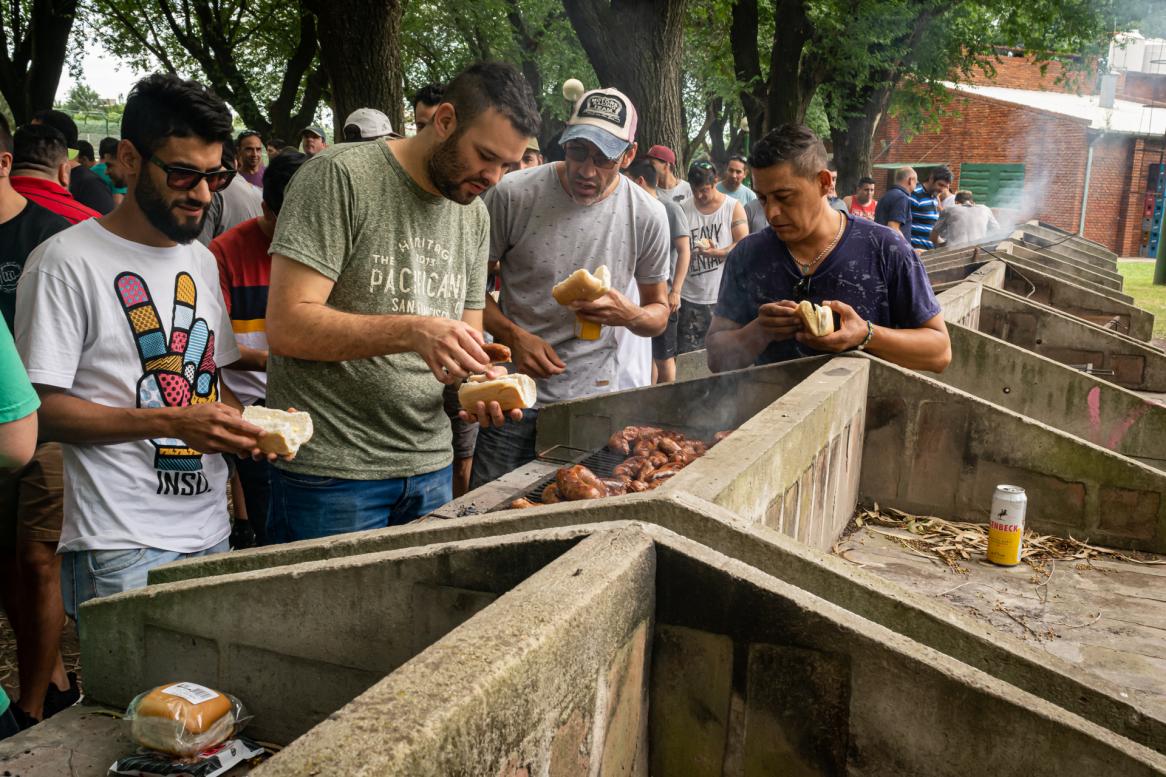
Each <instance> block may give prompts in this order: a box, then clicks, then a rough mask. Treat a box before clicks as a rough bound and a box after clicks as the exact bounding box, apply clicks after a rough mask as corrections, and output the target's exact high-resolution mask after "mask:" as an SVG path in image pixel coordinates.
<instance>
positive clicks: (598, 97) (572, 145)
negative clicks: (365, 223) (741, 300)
mask: <svg viewBox="0 0 1166 777" xmlns="http://www.w3.org/2000/svg"><path fill="white" fill-rule="evenodd" d="M636 122H637V115H636V109H635V106H633V105H632V102H631V100H629V99H628V98H627V96H626V95H624V94H622V93H621V92H619V91H617V90H615V89H596V90H593V91H590V92H587V93H585V94H584V95H583V96H582V97H580V98H579V100H578V101H577V102H576V103H575V107H574V110H573V111H572V113H571V118H570V120H569V121H568V122H567V128H566V130H564V132H563V135H562V137H561V139H560V141H559V143H560V145H561V147H562V150H563V153H564V156H565V159H564V160H563V161H562V162H555V163H553V164H546V165H540V166H538V167H533V168H529V169H526V170H518V171H516V172H513V173H511V174H509V175H507V176H506V177H505V178H503V179H502V181H501V182H500V183H499V184H498V185H497V186H496V187H494V189H492V190H491V191H489V192H487V193H486V195H485V196H484V197H483V199H484V200H485V202H486V207H487V209H488V210H489V211H490V259H491V260H497V261H499V262H500V264H501V268H502V269H501V277H502V291H501V294H500V296H499V301H498V302H497V303H495V302H494V300H493V299H491V298H490V297H489V296H487V298H486V329H487V330H488V331H489V332H490V333H491V334H492V335H493V336H494V338H495V339H496V340H497V341H499V342H501V343H505V344H506V345H508V346H509V347H510V350H511V353H512V354H513V362H514V365H513V367H514V369H513V370H512V371H513V372H522V373H525V374H527V375H530V376H531V377H533V378H534V379H535V380H536V381H537V382H538V402H539V405H540V406H541V405H543V404H549V403H551V402H560V401H563V400H568V399H577V398H579V397H585V396H588V395H591V394H598V393H603V392H608V391H614V390H615V389H616V386H617V373H618V366H619V365H618V364H617V359H616V354H617V349H618V343H617V340H616V335H615V329H616V328H617V327H626V328H627V329H628V330H629V331H630V333H631V334H634V335H638V336H640V337H651V336H653V335H657V334H660V333H661V332H662V331H664V327H665V325H666V324H667V321H668V289H667V284H666V281H667V279H668V249H669V242H670V241H669V239H668V217H667V214H666V212H665V210H664V206H663V205H662V204H661V203H660V202H658V201H657V200H656V199H654V198H653V197H651V196H650V195H648V193H647V192H645V191H644V190H643V189H641V188H640V187H638V186H636V185H635V184H634V183H632V182H631V181H630V180H628V179H627V178H626V176H622V175H620V170H621V169H623V168H624V167H627V166H628V165H629V164H630V163H631V161H632V159H634V158H635V154H636V143H635V136H636ZM600 265H607V268H608V270H609V271H610V272H611V290H609V291H608V292H607V293H605V294H604V295H603V296H602V297H600V298H599V299H597V300H595V301H594V302H575V303H572V304H571V305H570V306H563V305H560V304H559V303H557V302H556V301H555V299H554V297H552V296H551V288H552V287H553V286H554V285H555V284H556V283H558V282H559V281H562V280H564V279H566V278H567V277H568V276H569V275H571V273H573V272H575V271H576V270H578V269H580V268H585V269H587V270H590V271H592V272H594V271H595V270H597V269H598V268H599V266H600ZM633 285H634V286H635V288H637V289H638V291H639V296H640V302H639V303H638V304H637V303H636V302H633V301H632V300H631V299H629V297H628V296H627V295H625V294H624V293H622V292H624V291H627V290H629V289H630V288H632V287H633ZM577 315H578V316H579V317H580V318H582V319H584V320H586V321H591V322H594V323H598V324H601V325H602V329H601V330H600V331H601V334H600V336H599V338H598V339H597V340H584V339H580V338H577V337H576V336H575V318H576V316H577ZM537 418H538V410H537V409H531V410H527V411H525V413H524V417H523V420H522V421H521V422H520V423H511V424H506V425H505V426H502V427H496V426H489V427H488V426H486V425H483V426H482V428H481V431H480V432H479V435H478V443H477V450H476V451H475V453H474V470H473V483H474V484H475V485H480V484H482V483H485V482H488V481H490V480H494V479H496V478H498V477H501V476H502V475H504V474H506V473H507V472H509V471H511V470H512V469H515V468H516V467H518V466H521V465H522V464H524V463H526V462H528V461H530V460H531V459H533V458H534V454H535V450H534V441H535V424H536V421H537Z"/></svg>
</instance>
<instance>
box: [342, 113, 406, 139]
mask: <svg viewBox="0 0 1166 777" xmlns="http://www.w3.org/2000/svg"><path fill="white" fill-rule="evenodd" d="M399 137H401V136H400V135H398V134H397V133H396V132H393V124H392V122H390V121H389V117H388V116H386V115H385V114H384V113H382V112H381V111H378V110H377V109H376V108H357V109H356V110H355V111H353V112H352V113H350V114H348V118H347V119H345V120H344V142H345V143H358V142H360V141H362V140H377V139H379V138H399Z"/></svg>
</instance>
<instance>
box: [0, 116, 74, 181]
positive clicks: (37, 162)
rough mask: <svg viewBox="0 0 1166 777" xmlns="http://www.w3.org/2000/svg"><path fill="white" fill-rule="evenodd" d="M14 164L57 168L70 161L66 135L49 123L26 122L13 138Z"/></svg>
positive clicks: (46, 168)
mask: <svg viewBox="0 0 1166 777" xmlns="http://www.w3.org/2000/svg"><path fill="white" fill-rule="evenodd" d="M12 146H13V149H12V166H13V167H39V168H41V169H43V170H55V169H56V168H57V167H58V166H59V165H61V164H63V163H65V162H67V161H69V148H68V146H66V145H65V136H64V135H62V134H61V133H60V131H59V130H57V128H56V127H51V126H49V125H48V124H26V125H25V126H23V127H21V128H20V129H18V130H16V136H15V137H14V138H13V139H12Z"/></svg>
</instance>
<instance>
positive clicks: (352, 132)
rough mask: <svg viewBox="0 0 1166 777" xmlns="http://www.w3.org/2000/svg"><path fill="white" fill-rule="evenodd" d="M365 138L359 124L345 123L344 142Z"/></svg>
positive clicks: (354, 141)
mask: <svg viewBox="0 0 1166 777" xmlns="http://www.w3.org/2000/svg"><path fill="white" fill-rule="evenodd" d="M362 140H364V135H362V134H361V129H360V125H359V124H345V125H344V142H345V143H357V142H359V141H362Z"/></svg>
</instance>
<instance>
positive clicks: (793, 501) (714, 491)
mask: <svg viewBox="0 0 1166 777" xmlns="http://www.w3.org/2000/svg"><path fill="white" fill-rule="evenodd" d="M867 374H868V368H867V365H866V364H865V363H863V362H861V361H859V360H843V359H835V360H832V361H830V362H828V363H826V364H825V365H823V366H822V367H820V368H818V370H816V371H815V372H814V373H813V374H812V375H810V376H809V377H808V378H806V379H805V380H803V381H802V382H801V383H799V384H798V385H797V386H795V387H794V388H793V389H791V390H790V391H788V392H787V393H786V394H784V395H783V396H782V397H781V398H780V399H778V400H777V401H776V402H774V403H773V404H771V405H770V406H769V407H767V408H765V409H764V410H762V411H761V412H760V413H758V414H757V415H755V416H753V417H752V418H750V419H749V420H748V421H746V422H745V423H744V424H742V425H741V426H740V427H739V428H738V429H737V430H736V431H735V432H733V434H731V435H730V436H729V437H728V438H726V439H725V440H724V441H723V442H721V443H719V444H718V445H717V446H716V447H714V448H713V449H712V450H711V451H709V453H708V454H707V455H705V456H704V457H703V458H701V459H698V460H697V461H695V462H693V463H692V464H690V465H689V466H688V467H686V468H685V469H684V470H683V471H682V472H680V473H679V474H678V475H676V476H675V477H673V478H672V480H671V481H669V483H668V484H667V485H666V486H664V489H667V490H672V491H687V492H688V493H692V494H700V495H701V496H703V497H704V498H705V499H707V500H709V501H710V502H713V503H715V504H718V505H720V506H722V507H725V508H728V509H729V510H732V511H733V512H735V513H736V514H738V515H740V516H742V517H743V518H745V519H747V520H752V521H760V522H761V523H762V524H764V525H765V526H767V527H769V528H772V529H774V530H776V531H779V532H782V533H783V534H787V535H789V536H790V537H793V538H794V539H797V540H799V541H801V542H804V543H806V544H807V545H810V546H811V547H814V548H818V549H819V550H828V549H829V548H830V546H831V545H832V544H833V543H834V542H835V540H836V539H837V538H838V535H839V534H840V533H841V531H842V530H843V529H844V528H845V527H846V524H847V523H849V522H850V518H851V517H852V516H853V515H854V508H855V505H856V504H857V501H858V478H859V464H860V462H861V452H862V431H863V428H864V425H865V411H866V396H867Z"/></svg>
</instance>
